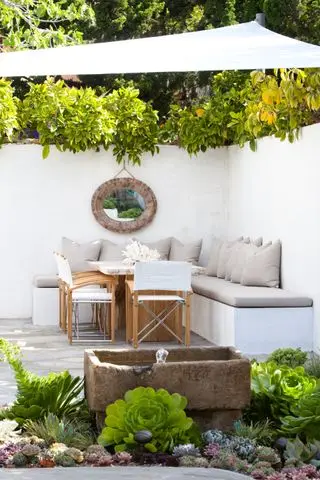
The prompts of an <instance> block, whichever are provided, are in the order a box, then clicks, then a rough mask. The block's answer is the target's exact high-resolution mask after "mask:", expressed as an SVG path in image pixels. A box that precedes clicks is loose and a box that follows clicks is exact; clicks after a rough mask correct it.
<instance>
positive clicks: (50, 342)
mask: <svg viewBox="0 0 320 480" xmlns="http://www.w3.org/2000/svg"><path fill="white" fill-rule="evenodd" d="M0 337H2V338H5V339H7V340H10V341H12V342H15V343H17V344H18V345H19V346H20V347H21V350H22V352H23V358H24V365H25V366H26V367H27V368H28V369H29V370H30V371H32V372H33V373H37V374H38V375H46V374H47V373H49V372H61V371H63V370H69V371H70V373H71V374H72V375H79V376H83V352H84V350H85V349H86V348H92V347H93V346H94V347H96V348H99V347H100V348H101V347H102V345H100V346H99V344H97V343H95V344H94V345H90V344H86V345H69V344H68V341H67V338H66V335H64V334H62V333H61V332H60V331H59V329H58V328H56V327H47V326H46V327H38V326H34V325H32V323H31V320H28V319H27V320H15V319H7V320H1V319H0ZM191 344H192V345H210V343H209V342H208V341H206V340H204V339H203V338H201V337H199V336H198V335H195V334H192V338H191ZM160 345H161V347H168V348H170V346H171V347H172V346H177V344H176V343H175V342H172V343H168V344H159V343H151V342H145V343H143V344H141V347H139V348H157V347H159V346H160ZM103 346H105V347H106V348H115V349H121V348H132V347H131V346H130V345H128V344H127V343H125V342H124V341H122V340H119V341H117V342H116V343H115V344H113V345H112V344H107V346H106V344H104V345H103ZM15 391H16V386H15V380H14V378H13V375H12V373H11V370H10V368H9V366H8V365H6V364H3V363H0V405H5V404H7V403H10V402H12V401H13V400H14V398H15Z"/></svg>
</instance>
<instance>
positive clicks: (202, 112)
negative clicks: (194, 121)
mask: <svg viewBox="0 0 320 480" xmlns="http://www.w3.org/2000/svg"><path fill="white" fill-rule="evenodd" d="M196 115H197V117H203V115H204V109H203V108H197V110H196Z"/></svg>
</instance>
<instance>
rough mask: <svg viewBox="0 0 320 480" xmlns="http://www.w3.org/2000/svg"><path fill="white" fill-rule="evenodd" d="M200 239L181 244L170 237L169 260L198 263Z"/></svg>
mask: <svg viewBox="0 0 320 480" xmlns="http://www.w3.org/2000/svg"><path fill="white" fill-rule="evenodd" d="M201 244H202V240H197V241H195V242H191V243H186V244H183V243H182V242H180V241H179V240H177V239H176V238H174V237H173V238H172V241H171V249H170V255H169V260H175V261H177V262H191V263H193V264H194V265H195V264H197V263H198V260H199V255H200V251H201Z"/></svg>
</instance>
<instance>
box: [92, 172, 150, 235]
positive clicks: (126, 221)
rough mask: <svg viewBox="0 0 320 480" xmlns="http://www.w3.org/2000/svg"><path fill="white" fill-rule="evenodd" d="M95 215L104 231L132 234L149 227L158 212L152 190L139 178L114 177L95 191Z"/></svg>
mask: <svg viewBox="0 0 320 480" xmlns="http://www.w3.org/2000/svg"><path fill="white" fill-rule="evenodd" d="M91 208H92V213H93V215H94V216H95V218H96V220H97V221H98V222H99V223H100V225H102V226H103V227H104V228H107V229H108V230H112V231H113V232H118V233H130V232H135V231H136V230H140V229H141V228H143V227H145V226H146V225H148V224H149V223H150V222H151V221H152V219H153V217H154V216H155V213H156V211H157V200H156V197H155V195H154V193H153V191H152V190H151V188H150V187H149V186H148V185H146V184H145V183H143V182H141V181H140V180H137V179H136V178H130V177H129V178H128V177H123V178H113V179H111V180H108V181H107V182H104V183H103V184H102V185H100V186H99V187H98V188H97V190H96V191H95V192H94V194H93V197H92V200H91Z"/></svg>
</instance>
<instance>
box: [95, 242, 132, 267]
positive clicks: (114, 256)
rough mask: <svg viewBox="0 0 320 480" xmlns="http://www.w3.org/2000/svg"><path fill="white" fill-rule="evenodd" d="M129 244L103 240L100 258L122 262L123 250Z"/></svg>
mask: <svg viewBox="0 0 320 480" xmlns="http://www.w3.org/2000/svg"><path fill="white" fill-rule="evenodd" d="M126 245H127V244H120V245H119V244H117V243H113V242H110V240H102V245H101V252H100V257H99V260H100V261H102V262H122V260H123V259H124V256H123V255H122V252H123V250H124V249H125V247H126Z"/></svg>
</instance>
